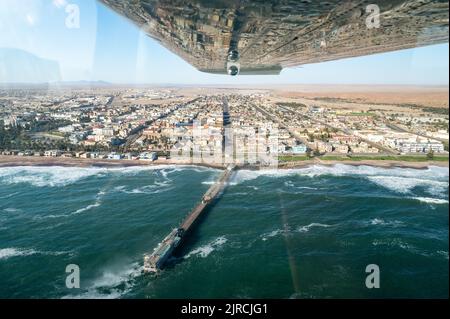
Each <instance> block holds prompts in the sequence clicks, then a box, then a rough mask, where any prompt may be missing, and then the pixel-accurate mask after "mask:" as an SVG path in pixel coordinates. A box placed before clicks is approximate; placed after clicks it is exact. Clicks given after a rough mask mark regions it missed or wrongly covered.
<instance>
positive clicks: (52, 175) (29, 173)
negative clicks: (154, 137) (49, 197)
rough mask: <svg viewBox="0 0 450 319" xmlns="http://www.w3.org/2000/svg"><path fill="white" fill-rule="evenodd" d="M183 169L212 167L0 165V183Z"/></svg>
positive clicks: (62, 182) (55, 182)
mask: <svg viewBox="0 0 450 319" xmlns="http://www.w3.org/2000/svg"><path fill="white" fill-rule="evenodd" d="M184 170H194V171H199V172H204V171H208V170H214V169H209V168H199V167H195V166H176V165H160V166H156V165H155V166H150V165H149V166H131V167H120V168H116V167H114V168H106V167H63V166H48V167H47V166H45V167H39V166H18V167H0V184H7V185H13V184H22V183H26V184H29V185H32V186H36V187H62V186H67V185H71V184H74V183H76V182H78V181H80V180H83V179H85V178H88V177H91V176H105V175H107V174H120V175H137V174H139V173H142V172H147V171H160V172H161V174H162V175H163V177H166V176H167V174H171V173H174V172H180V171H184Z"/></svg>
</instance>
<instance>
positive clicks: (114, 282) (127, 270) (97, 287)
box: [62, 263, 143, 299]
mask: <svg viewBox="0 0 450 319" xmlns="http://www.w3.org/2000/svg"><path fill="white" fill-rule="evenodd" d="M142 270H143V267H142V266H140V265H139V264H138V263H133V264H131V265H127V266H126V267H124V268H121V269H118V270H117V269H108V270H105V271H103V273H102V275H101V276H100V277H98V278H97V279H95V280H93V281H92V283H91V285H90V286H89V287H88V288H87V289H85V291H84V292H83V293H81V294H78V295H67V296H64V297H63V298H62V299H118V298H121V297H122V296H124V295H126V294H127V293H129V292H130V291H131V290H132V288H133V286H134V285H135V282H136V279H137V277H139V276H140V275H141V274H142Z"/></svg>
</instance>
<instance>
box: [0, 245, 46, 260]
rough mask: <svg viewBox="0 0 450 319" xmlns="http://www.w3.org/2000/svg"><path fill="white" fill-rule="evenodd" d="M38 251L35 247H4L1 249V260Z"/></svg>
mask: <svg viewBox="0 0 450 319" xmlns="http://www.w3.org/2000/svg"><path fill="white" fill-rule="evenodd" d="M37 253H38V252H37V251H35V250H33V249H19V248H4V249H0V260H3V259H8V258H11V257H19V256H30V255H34V254H37Z"/></svg>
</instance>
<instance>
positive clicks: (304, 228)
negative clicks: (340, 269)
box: [260, 223, 333, 241]
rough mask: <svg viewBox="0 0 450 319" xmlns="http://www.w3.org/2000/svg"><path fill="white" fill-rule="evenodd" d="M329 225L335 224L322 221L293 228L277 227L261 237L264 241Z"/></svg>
mask: <svg viewBox="0 0 450 319" xmlns="http://www.w3.org/2000/svg"><path fill="white" fill-rule="evenodd" d="M329 227H333V225H327V224H321V223H311V224H309V225H305V226H299V227H297V228H295V229H293V228H291V227H286V228H285V229H275V230H272V231H271V232H268V233H264V234H262V235H261V236H260V237H261V239H262V240H263V241H267V240H268V239H270V238H272V237H277V236H279V235H292V234H294V233H307V232H309V231H310V230H311V229H312V228H329Z"/></svg>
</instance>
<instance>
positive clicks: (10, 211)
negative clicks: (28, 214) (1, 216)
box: [3, 207, 23, 213]
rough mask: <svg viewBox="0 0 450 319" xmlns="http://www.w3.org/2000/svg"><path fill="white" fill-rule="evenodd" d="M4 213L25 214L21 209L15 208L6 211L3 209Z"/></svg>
mask: <svg viewBox="0 0 450 319" xmlns="http://www.w3.org/2000/svg"><path fill="white" fill-rule="evenodd" d="M3 211H4V212H5V213H21V212H23V211H22V210H21V209H18V208H13V207H9V208H5V209H3Z"/></svg>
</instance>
